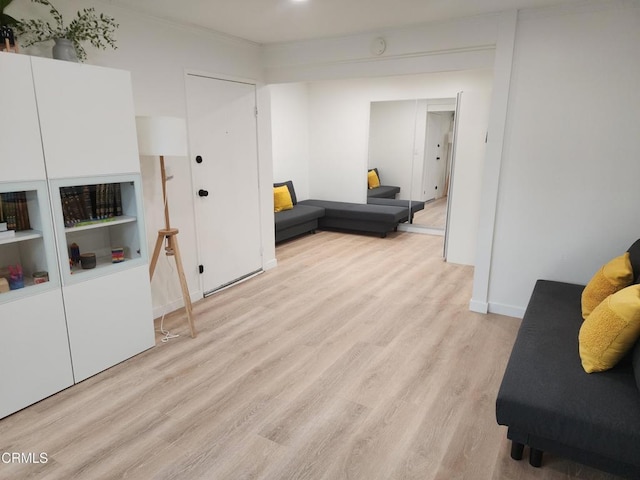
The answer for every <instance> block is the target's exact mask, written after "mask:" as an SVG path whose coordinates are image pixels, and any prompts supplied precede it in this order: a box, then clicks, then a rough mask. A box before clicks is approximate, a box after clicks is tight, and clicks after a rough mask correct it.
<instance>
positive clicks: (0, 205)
mask: <svg viewBox="0 0 640 480" xmlns="http://www.w3.org/2000/svg"><path fill="white" fill-rule="evenodd" d="M0 222H6V224H7V229H8V230H16V231H20V230H29V229H30V228H31V223H30V222H29V209H28V207H27V193H26V192H7V193H0Z"/></svg>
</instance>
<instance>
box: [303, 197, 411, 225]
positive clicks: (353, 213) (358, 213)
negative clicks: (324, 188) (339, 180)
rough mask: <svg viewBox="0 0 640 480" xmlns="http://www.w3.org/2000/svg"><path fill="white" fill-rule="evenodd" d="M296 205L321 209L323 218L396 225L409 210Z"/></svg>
mask: <svg viewBox="0 0 640 480" xmlns="http://www.w3.org/2000/svg"><path fill="white" fill-rule="evenodd" d="M298 205H310V206H315V207H323V208H324V209H325V216H327V217H334V218H344V219H354V220H364V221H378V222H385V223H394V222H395V223H397V222H399V221H400V220H401V219H402V218H403V217H406V216H407V214H408V211H409V209H408V208H406V207H404V208H403V207H391V206H387V205H368V204H366V203H365V204H363V203H349V202H333V201H330V200H303V201H302V202H300V203H299V204H298Z"/></svg>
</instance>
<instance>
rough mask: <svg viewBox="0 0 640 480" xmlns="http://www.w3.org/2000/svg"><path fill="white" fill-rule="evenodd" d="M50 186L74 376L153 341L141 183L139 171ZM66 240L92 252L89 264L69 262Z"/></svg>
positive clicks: (53, 182)
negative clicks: (92, 258)
mask: <svg viewBox="0 0 640 480" xmlns="http://www.w3.org/2000/svg"><path fill="white" fill-rule="evenodd" d="M98 182H99V183H98ZM50 188H51V195H52V205H53V211H54V222H55V226H56V235H57V240H58V242H57V244H58V258H59V259H60V272H61V277H62V291H63V293H64V299H65V308H66V318H67V328H68V330H69V344H70V346H71V358H72V359H73V371H74V376H75V380H76V382H79V381H81V380H84V379H85V378H87V377H90V376H91V375H94V374H96V373H98V372H100V371H102V370H104V369H106V368H109V367H110V366H112V365H115V364H116V363H119V362H122V361H123V360H126V359H127V358H129V357H132V356H133V355H135V354H137V353H140V352H141V351H143V350H146V349H148V348H150V347H152V346H153V345H154V344H155V336H154V332H153V316H152V306H151V287H150V284H149V268H148V258H149V257H148V253H147V244H146V241H145V238H146V234H145V229H144V220H143V218H142V191H141V188H142V187H141V181H140V175H139V174H126V175H109V176H104V177H82V178H70V179H63V180H51V181H50ZM74 192H77V193H74ZM74 205H75V206H74ZM85 205H86V207H85V208H82V207H83V206H85ZM76 210H79V211H80V212H81V213H77V212H76V213H74V212H75V211H76ZM72 246H73V248H74V249H75V251H76V252H77V253H78V254H79V255H80V256H83V255H94V256H95V259H96V264H95V267H94V266H92V265H91V268H85V267H86V265H83V264H82V262H78V263H74V262H73V260H75V259H74V258H72V255H71V247H72ZM120 251H121V252H122V255H119V252H120Z"/></svg>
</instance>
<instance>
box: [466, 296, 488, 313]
mask: <svg viewBox="0 0 640 480" xmlns="http://www.w3.org/2000/svg"><path fill="white" fill-rule="evenodd" d="M469 310H471V311H472V312H476V313H488V312H489V304H488V303H487V302H480V301H478V300H474V299H471V301H470V302H469Z"/></svg>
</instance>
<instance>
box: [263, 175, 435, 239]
mask: <svg viewBox="0 0 640 480" xmlns="http://www.w3.org/2000/svg"><path fill="white" fill-rule="evenodd" d="M284 185H286V186H287V189H288V190H289V194H290V195H291V200H292V202H293V209H291V210H284V211H282V212H275V213H274V223H275V240H276V242H281V241H283V240H287V239H289V238H292V237H295V236H297V235H301V234H303V233H308V232H311V233H314V232H315V230H316V229H318V228H323V229H338V230H348V231H356V232H366V233H375V234H377V235H380V236H381V237H386V235H387V233H389V232H392V231H394V230H396V229H397V227H398V223H400V222H402V221H406V220H407V219H408V218H409V216H410V210H409V208H408V202H404V204H403V205H373V204H360V203H349V202H333V201H329V200H303V201H301V202H298V199H297V197H296V193H295V189H294V187H293V182H292V181H290V180H289V181H286V182H281V183H274V184H273V186H274V187H280V186H284ZM423 208H424V204H423Z"/></svg>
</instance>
